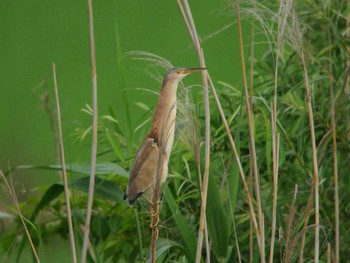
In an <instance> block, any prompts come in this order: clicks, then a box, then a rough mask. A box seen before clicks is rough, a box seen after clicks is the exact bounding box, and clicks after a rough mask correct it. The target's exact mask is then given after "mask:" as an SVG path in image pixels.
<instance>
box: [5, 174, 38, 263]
mask: <svg viewBox="0 0 350 263" xmlns="http://www.w3.org/2000/svg"><path fill="white" fill-rule="evenodd" d="M0 178H1V179H2V180H3V181H4V183H5V185H6V188H7V190H8V193H9V198H10V200H11V202H12V203H13V204H14V205H15V207H16V210H17V213H18V215H19V218H20V219H21V223H22V225H23V228H24V231H25V232H26V236H27V238H28V241H29V244H30V248H31V249H32V252H33V255H34V258H35V260H36V262H37V263H40V258H39V256H38V253H37V251H36V249H35V246H34V243H33V241H32V238H31V237H30V233H29V231H28V228H27V225H26V223H25V218H24V216H23V215H22V212H21V209H20V207H19V202H18V199H17V195H16V192H15V190H14V188H13V186H12V187H11V186H10V185H9V183H8V182H7V180H6V177H5V175H4V174H3V173H2V171H1V170H0Z"/></svg>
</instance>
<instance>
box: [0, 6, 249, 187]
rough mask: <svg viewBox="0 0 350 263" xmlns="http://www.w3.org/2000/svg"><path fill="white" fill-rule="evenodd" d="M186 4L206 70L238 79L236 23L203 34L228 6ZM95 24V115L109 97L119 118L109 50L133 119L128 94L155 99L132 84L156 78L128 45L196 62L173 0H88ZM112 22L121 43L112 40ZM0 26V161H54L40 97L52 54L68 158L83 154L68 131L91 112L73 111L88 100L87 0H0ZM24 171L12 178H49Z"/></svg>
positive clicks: (85, 157) (151, 84) (145, 84)
mask: <svg viewBox="0 0 350 263" xmlns="http://www.w3.org/2000/svg"><path fill="white" fill-rule="evenodd" d="M190 5H191V9H192V12H193V15H194V19H195V22H196V24H197V27H198V28H197V30H198V32H199V34H200V35H201V36H202V38H203V48H204V50H205V54H206V61H207V66H208V68H209V69H210V72H211V75H212V76H213V78H214V79H215V80H221V81H225V82H229V83H233V84H236V83H239V82H240V69H239V60H238V56H239V53H238V48H237V47H238V44H237V46H232V44H231V43H236V42H237V41H234V39H235V38H236V35H237V33H236V28H235V27H234V26H233V27H232V26H231V27H230V28H228V29H226V30H224V31H222V32H221V33H219V34H218V35H216V36H215V37H213V38H210V35H211V34H214V33H216V32H217V31H218V30H220V29H222V28H223V27H224V26H226V25H228V24H230V23H232V20H233V19H232V17H230V16H229V15H228V14H229V12H227V11H226V10H225V9H227V7H225V5H224V3H223V2H222V1H212V0H205V1H192V2H191V3H190ZM94 24H95V37H96V53H97V80H98V98H99V115H103V114H107V113H108V109H109V107H110V106H112V107H113V108H114V110H115V111H116V114H117V116H118V120H119V121H120V122H121V123H123V114H121V112H120V111H121V109H122V108H123V107H122V103H123V101H122V98H121V93H122V88H121V85H120V82H121V80H120V79H118V72H120V70H121V69H120V68H118V60H119V65H123V66H124V68H125V85H126V87H127V90H126V93H127V95H128V97H129V108H130V109H131V113H132V114H131V115H132V126H133V127H136V126H137V124H139V122H140V118H141V117H142V115H143V114H144V112H142V110H141V109H139V108H138V107H136V106H135V104H134V103H135V102H138V101H142V102H144V103H145V104H146V105H148V106H149V107H152V106H153V105H154V103H155V101H156V99H157V98H156V96H154V95H150V94H147V93H142V92H140V91H138V90H137V88H146V89H151V90H155V91H158V90H159V84H158V83H157V82H156V81H155V80H153V79H152V78H150V77H149V76H148V75H147V74H146V72H145V71H144V70H145V69H146V70H148V71H151V72H153V73H155V71H154V69H152V68H149V67H148V68H147V63H141V62H139V61H132V59H131V58H130V57H129V56H127V55H126V53H127V52H128V51H133V50H142V51H146V52H151V53H155V54H157V55H160V56H163V57H165V58H166V59H168V60H169V61H171V62H172V64H173V65H175V66H182V67H196V66H198V60H197V57H196V53H195V52H194V49H193V48H192V45H191V41H190V38H189V35H188V34H187V30H186V28H185V26H184V23H183V21H182V18H181V14H180V12H179V10H178V7H177V4H176V1H164V0H162V1H161V0H157V1H156V0H153V1H110V0H108V1H95V2H94ZM118 30H119V36H120V43H121V46H120V47H117V40H116V39H117V32H118ZM0 36H1V40H0V52H1V59H0V72H1V79H2V81H1V95H0V107H1V108H0V120H1V129H0V156H1V158H0V167H1V169H2V170H7V169H8V167H9V166H11V167H14V166H17V165H20V164H34V165H47V164H52V163H56V155H55V146H54V139H53V136H52V133H51V131H50V118H49V114H48V113H47V111H46V110H45V103H44V98H45V93H46V91H47V90H49V100H50V103H49V104H50V107H51V108H52V110H53V109H54V108H53V107H54V103H53V99H54V97H53V84H52V73H51V72H52V69H51V63H53V62H54V63H56V66H57V79H58V86H59V93H60V102H61V112H62V121H63V134H64V142H65V149H66V158H67V162H77V161H89V151H86V150H82V148H81V147H84V145H83V144H81V143H80V142H79V141H78V142H76V141H75V140H76V137H74V136H72V133H73V131H74V129H75V128H78V127H88V125H90V118H89V117H88V116H87V115H86V114H84V113H83V112H81V109H82V108H83V107H84V105H85V104H90V105H91V80H90V59H89V41H88V18H87V3H86V1H73V2H72V1H53V0H51V1H50V0H49V1H37V0H30V1H16V0H15V1H13V0H11V1H10V0H1V1H0ZM248 36H249V34H248ZM207 37H209V39H206V38H207ZM226 43H227V44H226ZM228 43H230V44H228ZM247 43H249V42H248V41H247ZM235 45H236V44H235ZM118 48H120V50H122V52H123V56H122V57H118V56H117V52H118ZM247 48H248V47H247ZM160 73H161V74H164V73H165V72H160ZM191 82H193V83H198V82H200V78H199V76H191V77H189V78H188V79H186V83H187V84H189V83H191ZM140 93H141V94H140ZM197 93H198V90H197ZM143 135H144V131H138V133H136V135H135V137H134V140H135V141H136V142H139V141H140V138H141V137H142V136H143ZM86 143H88V140H86ZM85 147H87V145H85ZM25 174H26V176H24V177H23V178H22V179H21V180H23V182H24V183H29V182H30V183H34V184H36V183H38V182H40V183H45V182H48V181H51V179H50V178H47V176H38V177H33V175H37V174H39V175H44V174H45V175H47V173H46V172H45V173H42V172H38V171H35V172H33V171H32V172H25ZM16 175H19V174H18V173H17V174H16Z"/></svg>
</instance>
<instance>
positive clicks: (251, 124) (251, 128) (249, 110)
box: [237, 0, 265, 262]
mask: <svg viewBox="0 0 350 263" xmlns="http://www.w3.org/2000/svg"><path fill="white" fill-rule="evenodd" d="M237 26H238V39H239V54H240V59H241V68H242V77H243V84H244V94H245V99H246V107H247V114H248V124H249V125H248V126H249V142H250V149H251V152H250V157H251V159H252V163H253V171H254V183H255V194H256V202H257V207H258V218H259V228H260V233H259V235H260V246H259V247H260V258H261V262H265V236H264V232H263V228H264V218H263V213H262V207H261V197H260V183H259V174H258V165H257V160H256V150H255V138H254V121H253V113H252V108H251V105H250V102H249V93H248V85H247V77H246V71H245V61H244V60H245V57H244V50H243V36H242V25H241V17H240V1H239V0H238V1H237Z"/></svg>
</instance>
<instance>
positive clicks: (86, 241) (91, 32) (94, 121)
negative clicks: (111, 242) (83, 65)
mask: <svg viewBox="0 0 350 263" xmlns="http://www.w3.org/2000/svg"><path fill="white" fill-rule="evenodd" d="M88 13H89V37H90V63H91V81H92V142H91V168H90V182H89V195H88V202H87V211H86V219H85V228H84V239H83V248H82V255H81V263H85V262H86V256H87V255H86V254H87V250H88V246H89V235H90V223H91V213H92V203H93V198H94V188H95V172H96V155H97V123H98V108H97V76H96V51H95V35H94V20H93V9H92V0H88Z"/></svg>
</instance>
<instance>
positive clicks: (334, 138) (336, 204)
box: [328, 31, 339, 262]
mask: <svg viewBox="0 0 350 263" xmlns="http://www.w3.org/2000/svg"><path fill="white" fill-rule="evenodd" d="M328 45H329V47H330V46H331V35H330V31H328ZM329 89H330V101H331V124H332V143H333V173H334V210H335V211H334V212H335V222H334V229H335V258H334V261H335V262H339V191H338V163H337V129H336V123H335V110H334V95H333V89H334V87H333V67H332V50H331V48H330V49H329Z"/></svg>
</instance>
